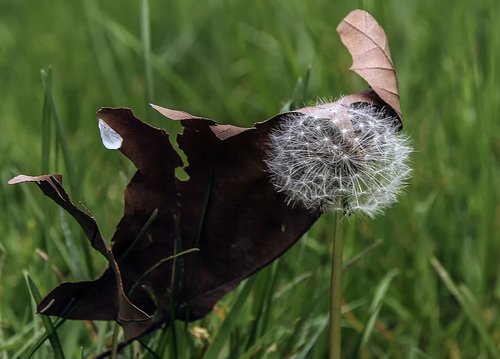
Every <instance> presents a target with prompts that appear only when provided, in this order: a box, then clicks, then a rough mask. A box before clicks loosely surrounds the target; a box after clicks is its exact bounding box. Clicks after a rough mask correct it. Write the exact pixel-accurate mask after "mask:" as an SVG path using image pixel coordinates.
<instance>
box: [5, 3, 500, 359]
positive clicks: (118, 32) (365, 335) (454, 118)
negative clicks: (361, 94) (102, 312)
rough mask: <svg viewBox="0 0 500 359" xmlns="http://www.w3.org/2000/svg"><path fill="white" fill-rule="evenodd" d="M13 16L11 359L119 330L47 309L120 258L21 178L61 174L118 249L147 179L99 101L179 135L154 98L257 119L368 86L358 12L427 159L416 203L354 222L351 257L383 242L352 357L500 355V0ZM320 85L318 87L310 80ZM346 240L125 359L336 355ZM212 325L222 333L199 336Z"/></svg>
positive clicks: (349, 281)
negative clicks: (332, 305) (333, 294)
mask: <svg viewBox="0 0 500 359" xmlns="http://www.w3.org/2000/svg"><path fill="white" fill-rule="evenodd" d="M0 3H1V8H2V11H1V12H0V20H1V21H0V84H1V87H2V96H0V109H1V116H2V117H1V125H0V128H1V131H0V206H1V215H0V233H2V239H1V240H0V359H4V358H26V356H27V354H28V353H33V355H32V358H47V357H54V355H55V354H54V349H55V350H56V353H58V354H57V355H60V356H62V355H64V357H66V358H75V357H77V358H79V357H87V356H91V355H93V354H96V353H98V352H100V351H102V350H104V349H106V348H109V346H110V345H111V341H112V336H113V324H112V323H102V322H96V323H85V322H75V321H66V322H64V323H62V324H61V323H60V322H59V321H57V320H55V318H52V320H51V321H47V320H43V321H42V318H41V317H40V316H38V315H35V314H34V308H33V299H32V296H31V294H30V290H31V293H33V288H38V290H39V292H40V293H41V294H42V295H44V294H45V293H47V291H48V290H50V289H52V288H53V287H54V286H56V285H57V284H58V283H59V282H60V278H59V277H60V276H62V277H64V279H65V280H82V279H90V278H91V276H92V273H94V275H97V274H99V273H100V272H102V270H103V269H104V266H105V263H104V261H103V260H102V259H101V258H100V257H99V256H97V255H95V254H94V253H86V250H87V249H88V248H87V249H86V247H85V246H84V245H85V244H86V242H85V241H84V239H83V236H82V234H81V232H79V230H78V228H77V226H76V225H75V224H74V223H73V222H72V220H71V218H69V216H66V215H65V214H64V213H62V212H61V211H59V209H57V208H55V206H53V205H52V203H49V201H48V200H47V199H46V198H43V196H42V195H41V193H39V191H38V189H37V188H35V187H34V186H28V185H25V186H15V187H13V186H8V185H7V184H6V182H7V180H8V179H9V178H10V177H11V176H13V175H15V174H18V173H20V172H22V173H28V174H39V173H40V172H41V171H44V172H45V171H46V172H60V173H63V174H64V175H65V182H66V188H67V189H68V191H69V192H70V194H71V195H72V197H73V199H74V200H81V201H82V202H83V203H84V204H85V206H86V207H87V208H89V210H90V211H91V212H92V213H93V214H94V215H95V216H96V218H97V220H98V222H99V224H100V226H101V227H102V231H103V234H104V235H105V236H106V238H110V236H111V234H112V233H113V231H114V226H115V225H116V223H117V222H118V220H119V219H120V217H121V214H122V208H123V195H122V192H123V189H124V187H125V185H126V183H127V182H128V179H129V178H130V176H131V174H132V173H133V171H134V169H133V166H132V165H131V164H130V163H129V162H128V161H127V160H126V159H125V158H124V157H123V156H121V155H120V154H119V153H117V152H113V151H106V150H105V149H104V147H103V146H102V144H101V142H100V138H99V134H98V130H97V126H96V122H95V111H96V110H97V109H98V108H99V107H101V106H126V107H131V108H132V109H133V110H134V111H135V113H136V114H137V115H138V116H139V117H140V118H143V119H146V118H148V121H149V122H150V123H152V124H154V125H157V126H163V127H165V128H167V130H169V131H171V132H172V131H176V130H177V128H175V127H173V125H172V124H169V123H168V122H166V121H165V120H163V119H162V118H161V116H159V115H157V114H155V113H153V112H149V110H148V106H147V103H148V102H151V101H154V102H155V103H158V104H160V105H163V106H166V107H171V108H177V109H183V110H186V111H188V112H191V113H193V114H198V115H203V116H207V117H210V118H213V119H216V120H218V121H219V122H222V123H232V124H237V125H250V124H252V123H254V122H257V121H261V120H264V119H267V118H269V117H270V116H272V115H274V114H276V113H277V112H278V111H279V110H280V109H281V108H282V106H286V105H287V104H289V102H288V101H290V99H291V97H292V94H293V93H295V94H296V97H298V98H300V99H301V100H300V101H302V97H303V100H304V101H309V100H314V99H315V98H318V97H336V96H338V95H340V94H346V93H350V92H354V91H357V90H360V89H362V88H363V87H364V83H363V81H362V80H360V79H359V78H358V77H357V76H356V75H355V74H354V73H352V72H349V71H348V70H347V69H348V67H349V66H350V58H349V55H348V53H347V51H346V50H345V49H344V48H343V46H342V45H341V43H340V40H339V38H338V36H337V34H336V32H335V27H336V26H337V24H338V23H339V21H340V20H341V19H342V18H343V17H344V16H345V15H346V14H347V13H348V12H349V11H350V10H352V9H353V7H354V6H363V7H364V8H365V9H366V10H369V11H370V12H372V13H373V14H374V16H375V17H376V18H377V19H378V20H379V21H380V22H381V23H382V24H383V26H384V28H385V30H386V32H387V34H388V36H389V39H390V46H391V52H392V55H393V59H394V61H395V64H396V69H397V72H398V77H399V82H400V92H401V99H402V107H403V112H404V114H405V116H406V117H405V124H404V125H405V131H407V132H408V133H409V134H410V135H411V137H412V138H413V143H414V146H415V148H416V153H415V154H414V156H413V167H414V176H413V179H412V182H411V184H410V186H409V187H408V190H407V193H406V194H405V195H404V196H402V197H401V199H400V201H399V203H397V204H396V205H394V206H393V207H392V208H391V209H390V210H388V211H387V213H386V215H385V216H380V217H378V218H377V219H376V220H373V221H368V220H363V219H354V218H352V219H349V220H345V222H344V227H345V228H344V232H345V236H346V237H345V252H344V254H345V259H346V262H347V261H349V259H351V258H354V257H356V255H358V254H359V253H361V252H363V251H364V250H365V249H366V248H368V247H370V246H371V245H372V244H373V243H375V242H376V241H377V240H379V239H381V240H383V242H382V243H381V244H380V245H378V246H376V248H374V249H373V250H371V251H369V252H368V253H367V254H365V255H364V256H363V257H362V258H361V259H360V260H359V261H357V262H356V263H355V265H353V266H351V267H349V269H348V270H347V271H346V272H345V275H344V278H343V290H344V299H345V304H344V306H343V312H344V321H343V333H342V334H343V345H344V353H345V356H346V357H347V358H354V357H361V358H371V357H376V358H386V357H387V358H389V357H391V358H415V359H416V358H453V359H454V358H498V357H499V351H500V307H499V303H500V266H499V264H498V258H497V257H498V255H499V253H500V234H499V233H500V204H499V203H500V188H499V187H500V181H499V178H500V120H499V118H500V90H499V85H498V83H499V79H500V73H499V69H500V67H499V66H500V65H499V64H500V58H499V54H500V32H499V31H498V26H497V25H496V24H497V21H498V18H499V17H500V2H498V1H497V0H483V1H475V2H473V1H467V0H454V1H452V0H445V1H440V2H437V1H432V0H420V1H412V2H410V1H406V2H404V3H403V2H401V1H398V0H387V1H374V0H372V1H368V0H366V1H362V2H353V1H348V0H339V1H326V0H313V1H303V0H277V1H273V2H270V1H263V0H256V1H253V2H243V1H222V0H210V1H205V2H200V1H194V0H184V1H177V2H168V3H166V2H160V1H149V2H148V1H146V0H143V1H130V2H122V3H120V4H119V5H117V3H116V2H114V1H111V0H102V1H97V0H81V1H63V0H49V1H19V0H0ZM309 66H310V73H309V72H308V68H309ZM49 67H50V68H51V74H52V75H51V76H49ZM42 69H43V70H44V75H43V76H41V75H40V71H41V70H42ZM304 76H305V77H306V78H308V80H307V81H304V82H307V83H308V86H307V89H306V91H305V92H304V89H303V87H302V85H300V84H299V86H297V87H296V83H297V80H298V78H299V77H304ZM294 88H297V89H296V90H294ZM294 104H297V103H296V102H295V103H294ZM299 105H300V102H299ZM331 228H332V217H331V216H324V218H322V219H321V220H320V221H319V222H318V223H317V224H316V225H315V226H314V227H313V228H312V229H311V231H309V233H308V234H307V235H306V236H305V237H304V238H303V239H302V240H301V241H299V242H298V243H297V245H295V246H294V247H293V248H292V249H291V250H290V251H289V252H287V254H286V255H285V256H283V257H282V258H281V259H279V261H277V262H275V263H274V264H272V265H271V266H269V267H267V268H266V269H264V270H263V271H261V272H260V273H258V274H257V275H256V276H254V277H252V278H251V279H249V280H248V281H246V282H245V283H243V284H242V285H241V286H240V287H239V288H238V289H237V290H236V291H235V292H234V293H231V294H229V295H228V296H226V297H225V298H224V299H223V300H222V301H220V302H219V303H218V305H217V307H216V310H215V311H214V312H213V313H212V314H210V315H208V316H207V317H206V318H204V319H202V320H200V321H198V322H196V323H193V324H189V325H188V326H185V325H184V323H182V322H179V323H177V324H176V325H175V328H174V327H171V328H165V329H162V330H159V331H157V332H156V333H154V334H152V335H150V336H149V337H146V338H143V339H142V340H141V341H142V343H143V344H140V343H134V345H132V346H130V347H129V348H128V349H127V350H126V352H125V354H126V357H132V356H133V353H141V355H143V357H144V358H156V357H157V356H160V357H162V358H174V356H175V354H176V353H177V354H178V355H179V357H180V358H190V357H202V353H204V352H206V358H224V357H230V358H284V357H294V358H324V357H325V354H326V352H327V350H328V325H327V323H328V307H329V303H328V287H329V283H330V282H329V269H330V253H331V251H330V246H331ZM25 273H29V276H26V277H25ZM27 278H31V279H27ZM27 280H28V283H31V284H30V286H29V287H30V288H31V289H30V288H28V285H26V283H27V282H26V281H27ZM35 283H36V286H35V285H34V284H35ZM197 327H201V328H204V329H206V330H207V331H208V334H209V335H210V339H209V340H207V339H204V338H203V337H200V336H195V335H193V334H192V333H193V332H195V331H196V329H197ZM46 331H48V335H47V334H46ZM120 335H121V334H120ZM40 338H44V339H47V340H43V341H42V340H41V339H40ZM174 340H175V344H174ZM37 343H38V344H40V345H39V347H38V348H37V349H36V350H33V348H35V347H36V345H37ZM146 346H147V348H149V350H151V351H152V352H154V353H156V354H152V353H151V352H149V351H148V349H146ZM63 353H64V354H63Z"/></svg>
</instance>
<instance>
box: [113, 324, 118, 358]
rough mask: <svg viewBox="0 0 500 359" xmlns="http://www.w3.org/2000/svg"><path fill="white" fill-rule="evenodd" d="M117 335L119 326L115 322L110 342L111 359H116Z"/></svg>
mask: <svg viewBox="0 0 500 359" xmlns="http://www.w3.org/2000/svg"><path fill="white" fill-rule="evenodd" d="M118 334H120V326H119V325H118V322H115V326H114V328H113V338H112V340H111V359H116V358H117V355H118Z"/></svg>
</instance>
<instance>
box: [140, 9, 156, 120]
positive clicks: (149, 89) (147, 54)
mask: <svg viewBox="0 0 500 359" xmlns="http://www.w3.org/2000/svg"><path fill="white" fill-rule="evenodd" d="M150 27H151V26H150V17H149V0H142V1H141V37H142V53H143V59H144V74H145V78H146V112H147V113H148V114H149V113H150V112H151V107H150V106H148V104H149V103H151V102H153V100H154V82H153V71H152V68H151V31H150Z"/></svg>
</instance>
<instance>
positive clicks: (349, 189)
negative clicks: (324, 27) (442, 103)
mask: <svg viewBox="0 0 500 359" xmlns="http://www.w3.org/2000/svg"><path fill="white" fill-rule="evenodd" d="M396 123H397V121H396V120H395V119H394V118H393V117H390V116H388V115H387V112H386V111H384V110H383V109H380V108H377V107H375V106H372V105H370V104H366V103H362V104H357V105H351V106H347V105H346V104H344V101H343V99H341V100H339V101H337V102H335V104H334V105H333V106H332V105H331V104H330V105H329V106H325V105H324V104H320V105H319V106H316V107H314V110H312V111H309V112H307V113H306V114H291V115H289V116H288V117H287V118H286V119H285V120H284V121H283V122H282V124H281V125H280V127H279V128H277V129H276V130H274V131H273V132H272V133H271V135H270V141H269V149H268V153H267V159H266V164H267V169H268V172H269V174H270V179H271V183H272V184H273V185H274V186H275V188H276V189H277V190H278V191H280V192H283V193H285V195H286V198H287V203H288V204H290V205H301V206H303V207H306V208H308V209H311V210H320V211H329V210H344V211H346V212H348V213H351V212H360V213H362V214H365V215H367V216H369V217H373V216H374V215H376V214H378V213H380V212H382V211H383V210H384V209H385V208H386V207H388V206H389V205H391V204H392V203H394V202H395V201H396V198H397V195H398V194H399V193H400V192H401V190H402V189H403V188H404V186H405V185H406V183H407V181H408V179H409V177H410V174H411V169H410V167H409V164H408V162H409V157H410V154H411V152H412V148H411V147H410V145H409V140H408V138H407V137H406V136H405V135H403V134H400V133H398V132H397V131H398V126H397V125H396Z"/></svg>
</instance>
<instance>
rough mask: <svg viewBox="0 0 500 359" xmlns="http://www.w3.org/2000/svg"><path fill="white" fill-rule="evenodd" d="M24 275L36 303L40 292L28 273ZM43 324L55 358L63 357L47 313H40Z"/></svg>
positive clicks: (40, 298)
mask: <svg viewBox="0 0 500 359" xmlns="http://www.w3.org/2000/svg"><path fill="white" fill-rule="evenodd" d="M24 276H25V278H26V283H27V285H28V289H29V291H30V293H31V296H32V297H33V300H34V301H35V302H36V303H39V302H40V301H41V300H42V296H41V295H40V292H39V290H38V288H37V286H36V284H35V282H33V280H32V279H31V277H30V275H29V274H28V273H24ZM41 318H42V322H43V325H44V327H45V331H46V333H47V336H48V339H49V341H50V345H51V346H52V349H53V350H54V358H56V359H64V352H63V350H62V346H61V342H60V340H59V337H58V336H57V331H56V328H55V327H54V324H53V323H52V320H51V319H50V318H49V316H47V315H43V314H42V315H41Z"/></svg>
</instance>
